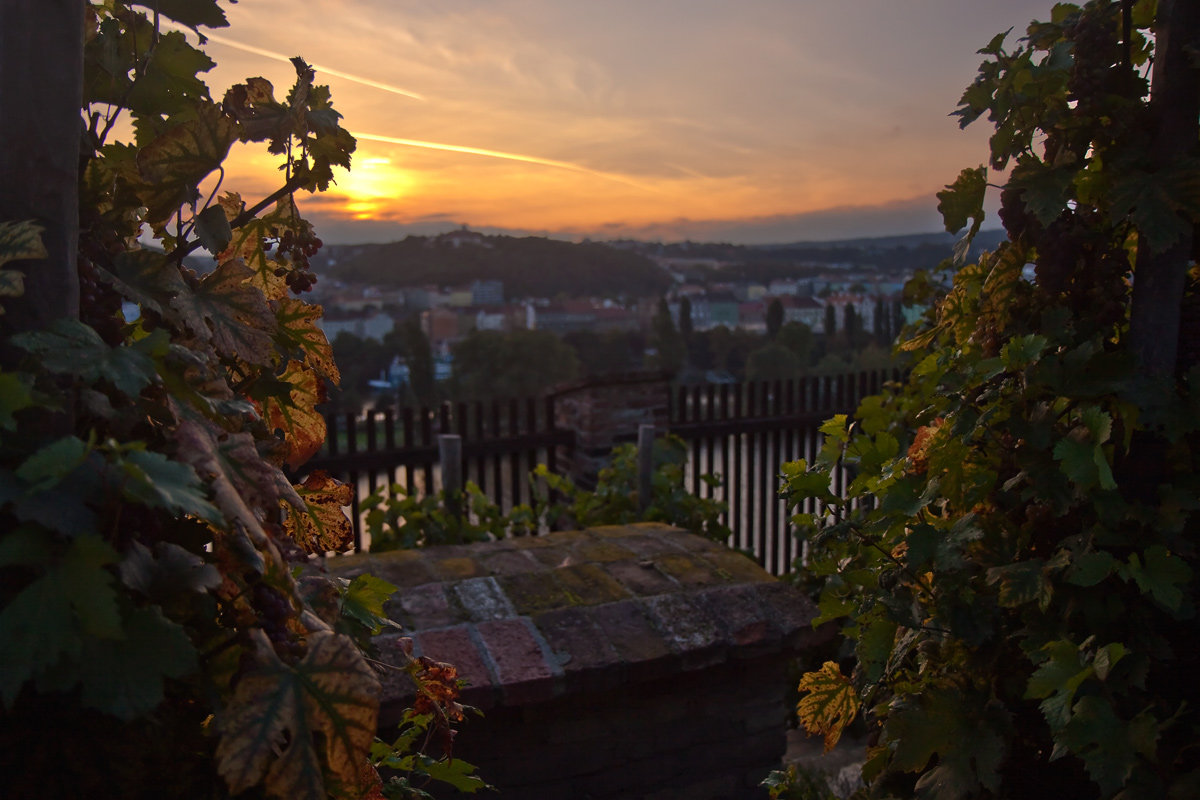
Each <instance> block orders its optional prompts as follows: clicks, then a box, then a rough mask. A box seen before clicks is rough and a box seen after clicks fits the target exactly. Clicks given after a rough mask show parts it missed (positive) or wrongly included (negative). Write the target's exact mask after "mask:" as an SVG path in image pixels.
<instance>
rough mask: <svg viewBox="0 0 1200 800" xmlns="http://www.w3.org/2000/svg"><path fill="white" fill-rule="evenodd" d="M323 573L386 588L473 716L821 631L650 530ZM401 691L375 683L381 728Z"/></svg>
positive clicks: (778, 646)
mask: <svg viewBox="0 0 1200 800" xmlns="http://www.w3.org/2000/svg"><path fill="white" fill-rule="evenodd" d="M327 566H328V568H329V570H330V571H331V572H334V573H336V574H340V575H343V576H351V575H355V574H360V573H364V572H367V573H371V574H374V575H378V576H380V577H382V578H384V579H386V580H389V581H391V582H392V583H395V584H397V585H398V586H399V588H400V591H399V592H398V593H397V595H396V597H394V598H392V600H391V601H389V603H388V606H387V608H388V613H389V614H390V615H391V616H392V617H393V619H395V620H396V621H397V622H398V623H400V624H401V625H402V626H403V628H404V634H403V635H404V636H409V637H411V638H412V640H413V646H414V652H416V653H417V654H418V655H424V656H427V657H430V658H434V659H436V660H439V661H447V662H450V663H452V664H454V665H455V666H457V667H458V670H459V674H460V676H462V677H463V678H464V679H465V680H466V681H467V682H468V687H467V689H466V690H465V691H464V694H463V700H464V702H466V703H468V704H470V705H474V706H478V707H480V708H482V709H485V710H486V709H488V708H493V707H497V706H519V705H524V704H528V703H531V702H542V701H546V700H550V699H552V698H555V697H560V696H564V695H568V694H573V693H580V692H595V691H603V690H606V689H610V688H613V687H616V686H619V685H622V684H627V683H630V682H636V683H640V682H645V681H652V680H659V679H663V678H669V677H670V676H672V675H676V674H681V673H684V672H691V671H693V670H697V669H702V668H706V667H710V666H713V665H716V664H720V663H724V662H732V661H740V660H744V659H753V658H758V657H760V656H764V655H774V654H782V653H787V652H792V651H795V650H797V649H798V648H802V647H804V646H807V645H810V644H812V643H814V642H815V641H818V640H819V639H821V638H823V634H825V633H826V632H825V631H814V630H813V628H812V625H811V622H812V620H813V618H814V617H815V616H816V609H815V608H814V607H813V605H812V603H811V602H810V601H809V600H808V598H807V597H805V596H804V595H803V594H802V593H800V592H799V591H797V590H796V589H794V588H792V587H791V586H788V585H786V584H782V583H780V582H778V581H777V580H775V579H774V578H773V577H771V576H770V575H769V574H768V573H766V572H765V571H764V570H762V569H761V568H760V567H759V566H758V565H757V564H755V563H754V562H753V561H752V560H751V559H749V558H747V557H746V556H744V555H742V554H741V553H737V552H735V551H731V550H728V549H726V548H724V547H722V546H721V545H719V544H715V543H713V542H710V541H708V540H705V539H702V538H700V537H698V536H694V535H692V534H689V533H687V532H685V531H682V530H678V529H676V528H672V527H670V526H667V525H661V524H654V523H642V524H637V525H622V526H606V527H599V528H592V529H588V530H583V531H569V532H561V533H552V534H548V535H546V536H542V537H524V538H517V539H506V540H501V541H496V542H484V543H480V544H478V545H457V546H453V547H431V548H427V549H425V550H420V551H398V552H390V553H381V554H378V555H375V554H370V553H366V554H360V555H355V556H347V557H344V558H338V559H333V560H331V561H329V562H327ZM395 638H396V635H395V634H389V637H388V638H386V639H385V638H384V637H381V644H383V643H385V642H390V641H391V640H392V639H395ZM391 646H393V647H394V646H395V645H394V644H392V645H391ZM382 649H383V650H384V656H385V659H386V657H387V655H388V651H387V648H382ZM411 693H412V686H411V683H408V682H407V681H402V680H393V681H389V682H386V683H385V686H384V698H383V700H384V714H383V718H382V719H381V722H382V723H387V722H390V721H391V722H394V721H395V720H394V719H390V717H391V716H394V714H393V712H395V713H398V709H400V708H402V707H403V705H404V703H405V701H406V700H407V699H408V698H410V697H411Z"/></svg>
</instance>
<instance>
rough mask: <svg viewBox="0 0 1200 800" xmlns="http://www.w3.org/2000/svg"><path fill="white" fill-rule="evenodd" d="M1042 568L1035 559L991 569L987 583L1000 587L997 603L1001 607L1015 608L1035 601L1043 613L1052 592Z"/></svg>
mask: <svg viewBox="0 0 1200 800" xmlns="http://www.w3.org/2000/svg"><path fill="white" fill-rule="evenodd" d="M1044 567H1045V565H1044V563H1043V562H1042V560H1041V559H1037V558H1035V559H1032V560H1030V561H1022V562H1019V563H1017V564H1005V565H1004V566H1002V567H992V568H991V569H989V570H988V571H987V582H988V583H989V584H997V583H998V584H999V585H1000V596H999V602H1000V605H1001V606H1002V607H1004V608H1015V607H1017V606H1021V605H1024V604H1026V603H1030V602H1033V601H1035V600H1036V601H1037V604H1038V608H1040V609H1042V610H1043V611H1045V610H1046V608H1048V607H1049V605H1050V600H1051V597H1052V595H1053V593H1054V590H1053V587H1052V586H1051V585H1050V582H1049V581H1048V580H1046V573H1045V569H1044Z"/></svg>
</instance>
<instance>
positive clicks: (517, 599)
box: [496, 572, 570, 615]
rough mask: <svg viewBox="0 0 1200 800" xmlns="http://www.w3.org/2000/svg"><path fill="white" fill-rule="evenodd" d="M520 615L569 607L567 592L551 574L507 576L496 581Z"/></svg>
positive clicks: (531, 573) (533, 573)
mask: <svg viewBox="0 0 1200 800" xmlns="http://www.w3.org/2000/svg"><path fill="white" fill-rule="evenodd" d="M496 582H497V583H499V584H500V588H501V589H503V590H504V594H505V595H506V596H507V597H508V599H509V602H511V603H512V605H513V608H515V609H516V610H517V613H518V614H522V615H530V614H538V613H541V612H543V611H549V610H551V609H554V608H562V607H563V606H566V605H569V604H570V600H569V599H568V597H567V593H566V591H564V590H563V588H562V586H560V585H559V584H558V582H557V581H555V580H554V578H552V577H551V575H550V573H549V572H529V573H525V574H523V575H506V576H503V577H500V578H497V579H496Z"/></svg>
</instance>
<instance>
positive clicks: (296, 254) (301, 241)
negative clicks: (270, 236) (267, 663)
mask: <svg viewBox="0 0 1200 800" xmlns="http://www.w3.org/2000/svg"><path fill="white" fill-rule="evenodd" d="M323 244H324V243H323V242H322V241H321V240H320V239H319V238H317V236H316V235H315V234H314V233H313V229H312V226H309V225H305V226H303V228H302V229H300V230H296V229H293V228H288V229H286V230H284V232H283V233H282V234H280V236H279V239H278V243H277V245H276V250H275V252H276V253H277V254H279V255H284V254H286V255H287V257H288V260H289V261H290V262H291V268H287V267H280V268H279V269H277V270H275V275H276V276H277V277H281V278H283V279H284V281H285V282H286V283H287V285H288V288H289V289H291V290H292V291H293V292H295V293H296V294H303V293H304V292H307V291H309V290H311V289H312V287H313V285H314V284H315V283H316V282H317V276H316V275H314V274H313V272H312V270H311V269H309V266H308V260H309V259H310V258H312V257H313V256H315V255H316V254H317V251H318V250H320V249H321V246H322V245H323Z"/></svg>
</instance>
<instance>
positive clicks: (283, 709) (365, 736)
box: [216, 631, 380, 800]
mask: <svg viewBox="0 0 1200 800" xmlns="http://www.w3.org/2000/svg"><path fill="white" fill-rule="evenodd" d="M253 635H254V637H255V641H256V644H257V650H258V654H259V656H258V658H259V667H258V668H257V669H254V670H252V671H250V672H247V673H246V674H244V675H243V676H242V677H241V679H240V680H239V681H238V684H237V689H236V690H235V693H234V696H233V698H232V700H231V701H230V702H229V704H228V705H227V706H226V709H225V711H224V713H223V714H222V715H221V716H220V717H219V718H218V721H217V729H218V731H219V734H220V740H219V741H218V743H217V751H216V760H217V769H218V771H219V772H220V774H221V776H222V777H223V778H224V779H225V780H226V782H227V783H228V784H229V789H230V791H231V792H232V793H233V794H238V793H240V792H243V791H245V790H246V789H249V788H250V787H252V786H255V785H258V784H260V783H262V784H263V786H264V788H265V789H266V792H267V794H268V795H269V796H271V797H277V798H314V799H316V798H321V800H323V798H325V788H324V787H325V785H326V781H325V780H324V776H325V775H329V776H330V777H332V778H333V779H335V780H336V781H337V782H338V783H340V784H342V785H343V786H346V787H353V786H357V785H359V781H360V775H359V768H360V766H361V764H362V763H363V762H364V761H365V760H366V758H367V756H368V754H369V752H370V747H371V743H372V741H373V740H374V738H375V720H376V715H377V713H378V704H379V692H380V687H379V681H378V680H376V678H375V675H374V674H373V673H372V671H371V668H370V666H369V665H368V664H367V662H366V661H365V660H364V659H363V657H362V654H361V653H360V652H359V650H358V648H357V647H356V646H355V645H354V642H353V641H352V640H351V639H349V638H348V637H346V636H343V635H341V634H335V633H331V632H329V631H316V632H314V633H312V634H310V635H309V637H308V653H307V655H305V657H304V658H303V660H301V661H300V663H298V664H296V665H295V666H289V665H287V664H284V663H283V662H281V661H280V660H279V658H278V657H277V656H276V655H275V653H274V651H273V650H272V649H271V647H270V644H269V643H268V642H267V641H266V636H265V635H264V634H262V633H261V631H256V632H255V633H254V634H253Z"/></svg>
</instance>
